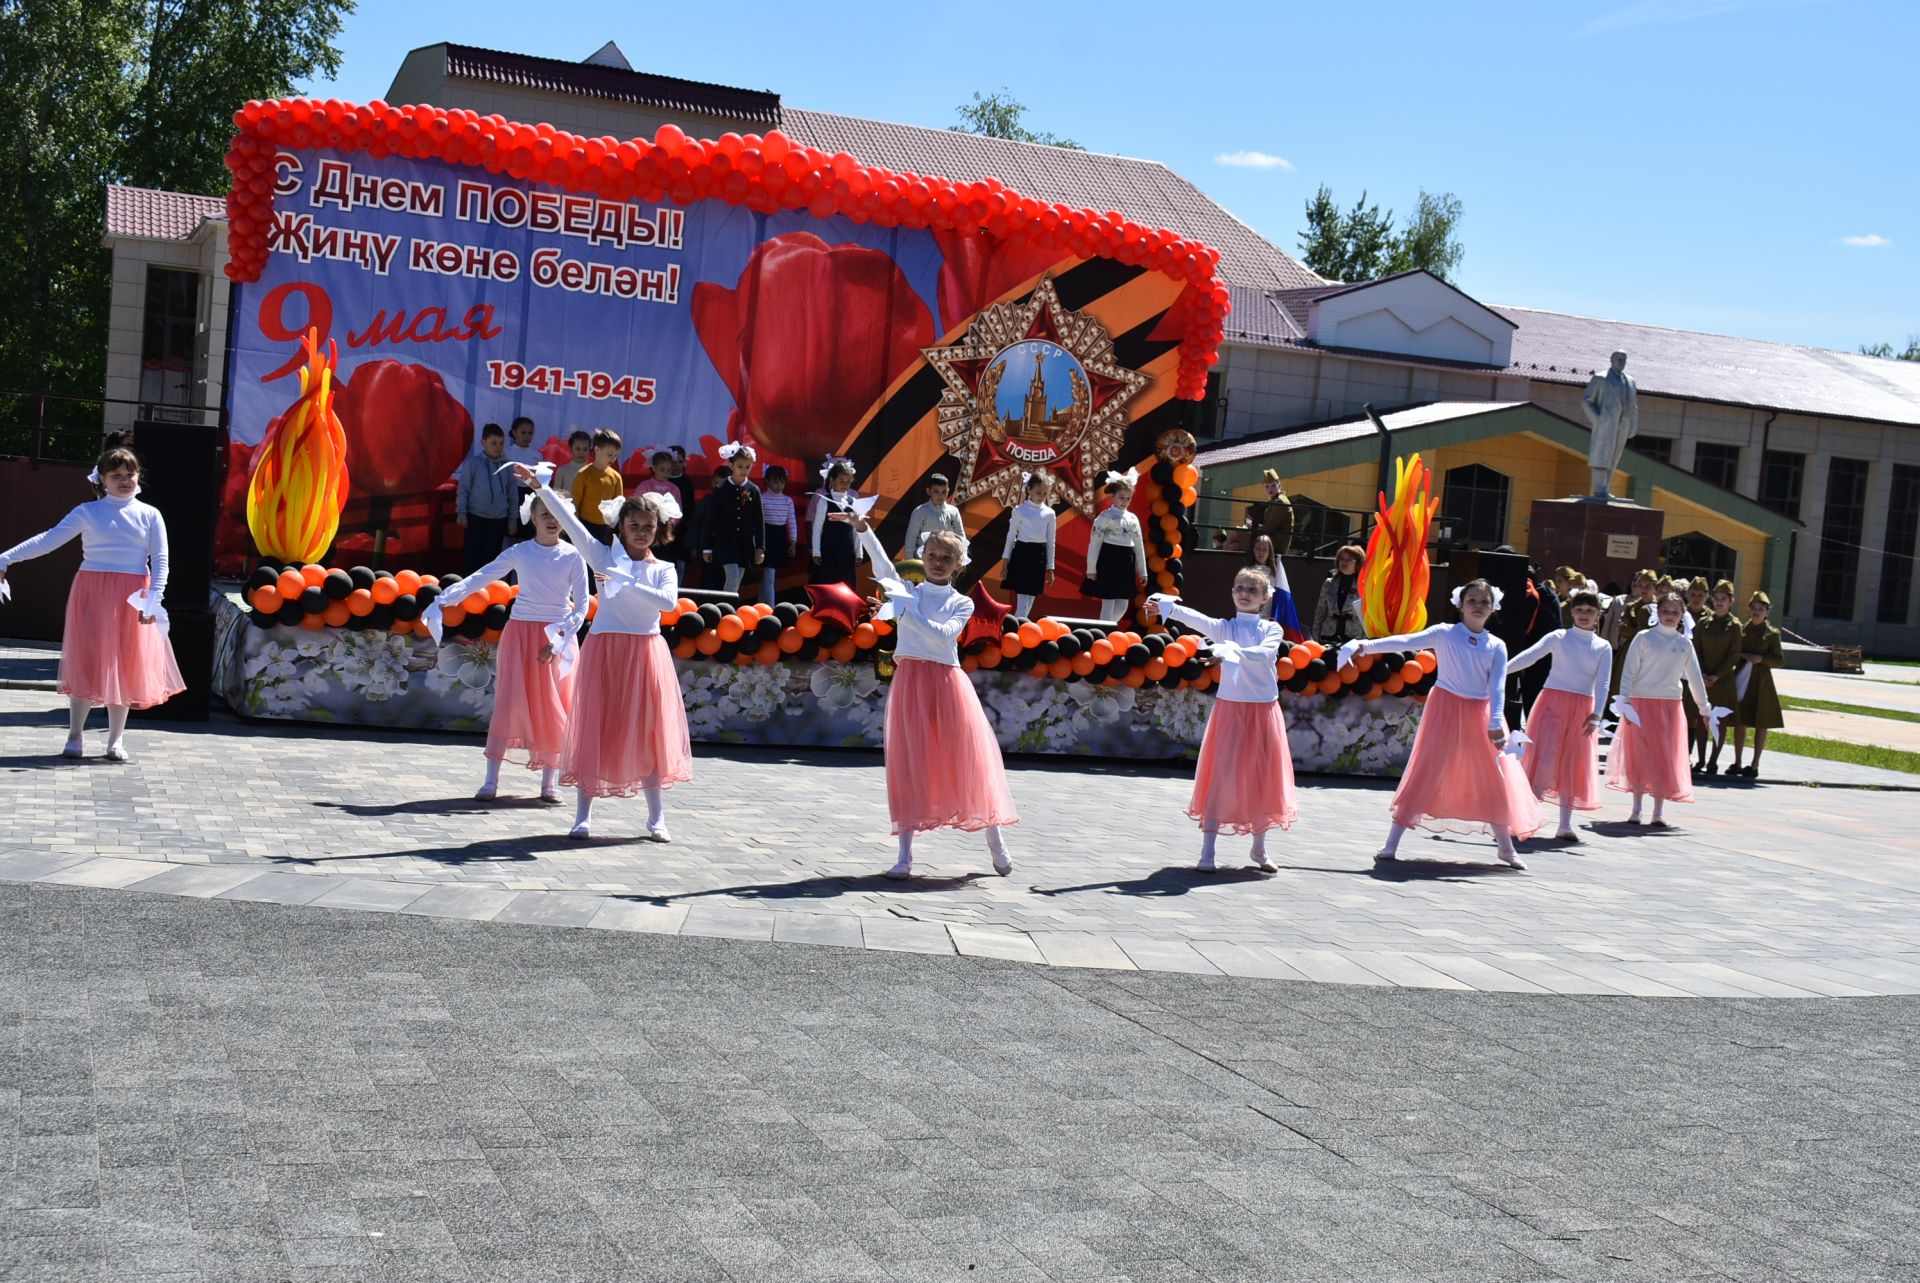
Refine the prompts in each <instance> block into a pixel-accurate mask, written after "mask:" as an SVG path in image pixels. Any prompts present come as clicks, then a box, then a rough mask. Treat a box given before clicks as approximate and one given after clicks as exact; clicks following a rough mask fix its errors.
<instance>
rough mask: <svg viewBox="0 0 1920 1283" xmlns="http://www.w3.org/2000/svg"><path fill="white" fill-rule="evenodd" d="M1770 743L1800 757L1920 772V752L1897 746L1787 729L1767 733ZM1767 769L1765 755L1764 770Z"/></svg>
mask: <svg viewBox="0 0 1920 1283" xmlns="http://www.w3.org/2000/svg"><path fill="white" fill-rule="evenodd" d="M1767 747H1768V748H1770V749H1778V750H1779V751H1780V752H1782V753H1792V754H1793V755H1794V756H1796V757H1817V758H1821V759H1822V760H1824V761H1828V762H1850V763H1852V764H1853V765H1855V766H1872V767H1877V768H1878V769H1880V770H1883V771H1902V772H1905V773H1906V774H1908V775H1920V753H1908V752H1905V751H1904V750H1902V749H1897V748H1880V747H1878V746H1877V745H1872V744H1846V743H1842V742H1841V741H1839V740H1825V739H1816V738H1815V737H1813V736H1811V735H1788V734H1786V733H1785V732H1784V731H1773V732H1771V733H1770V734H1769V735H1768V736H1767ZM1765 769H1766V767H1765V762H1764V759H1763V761H1762V765H1761V770H1762V771H1764V770H1765Z"/></svg>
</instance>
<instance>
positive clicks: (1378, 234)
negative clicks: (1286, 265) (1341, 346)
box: [1300, 183, 1466, 281]
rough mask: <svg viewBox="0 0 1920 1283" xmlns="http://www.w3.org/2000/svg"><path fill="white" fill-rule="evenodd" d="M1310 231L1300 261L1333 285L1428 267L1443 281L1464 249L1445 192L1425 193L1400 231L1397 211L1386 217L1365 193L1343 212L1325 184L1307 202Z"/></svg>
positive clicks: (1455, 202) (1453, 204)
mask: <svg viewBox="0 0 1920 1283" xmlns="http://www.w3.org/2000/svg"><path fill="white" fill-rule="evenodd" d="M1306 212H1307V227H1306V230H1305V231H1303V232H1301V233H1300V261H1301V262H1302V263H1304V264H1306V266H1307V267H1308V268H1310V269H1311V270H1312V271H1313V272H1315V273H1316V274H1317V275H1320V276H1324V277H1326V278H1327V279H1328V280H1330V281H1370V280H1375V279H1377V278H1379V277H1382V276H1391V275H1392V274H1394V273H1395V272H1406V271H1411V270H1413V269H1415V268H1424V269H1426V270H1427V271H1429V272H1432V273H1433V274H1434V275H1435V276H1438V277H1440V278H1441V279H1442V280H1446V279H1448V278H1449V277H1450V276H1451V275H1452V273H1453V272H1454V271H1455V270H1456V269H1457V268H1458V267H1459V265H1460V260H1461V258H1462V257H1464V256H1465V253H1466V250H1465V248H1464V247H1463V246H1462V245H1461V244H1460V240H1459V237H1458V235H1457V232H1458V229H1459V225H1460V217H1461V205H1460V201H1459V198H1458V197H1456V196H1454V195H1453V193H1451V192H1447V193H1443V194H1441V195H1438V196H1436V195H1434V194H1432V193H1431V192H1426V191H1422V192H1421V193H1420V199H1419V200H1418V201H1416V202H1415V203H1414V209H1413V216H1412V217H1411V218H1410V219H1408V220H1407V225H1406V229H1405V230H1404V231H1400V232H1396V231H1395V230H1394V226H1393V211H1392V210H1388V211H1387V212H1385V213H1384V214H1383V213H1381V211H1380V206H1379V205H1378V204H1377V203H1375V204H1369V203H1368V202H1367V194H1366V193H1365V192H1361V193H1360V199H1359V200H1357V201H1355V202H1354V205H1353V208H1352V209H1350V210H1347V211H1345V212H1344V213H1343V212H1342V211H1341V209H1340V206H1339V204H1338V203H1336V202H1335V201H1334V199H1333V191H1332V189H1330V188H1329V187H1327V186H1326V185H1325V184H1324V183H1323V184H1321V186H1320V188H1319V190H1317V191H1316V192H1314V194H1313V198H1312V199H1311V200H1309V201H1308V202H1307V207H1306Z"/></svg>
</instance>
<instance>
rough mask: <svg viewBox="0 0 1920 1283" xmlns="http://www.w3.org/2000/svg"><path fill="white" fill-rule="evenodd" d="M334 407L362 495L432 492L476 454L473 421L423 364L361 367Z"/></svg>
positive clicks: (382, 363) (357, 489)
mask: <svg viewBox="0 0 1920 1283" xmlns="http://www.w3.org/2000/svg"><path fill="white" fill-rule="evenodd" d="M335 405H336V409H337V410H338V412H339V415H340V421H341V424H342V425H343V426H344V427H345V428H346V431H347V475H348V476H349V477H350V478H351V479H352V484H353V490H352V493H353V495H354V497H356V498H359V497H362V496H369V497H378V496H387V497H400V496H404V495H409V494H419V493H423V492H425V491H429V490H433V489H435V488H436V487H438V486H439V485H440V483H441V482H443V481H445V480H446V479H447V478H448V477H450V476H452V475H453V470H454V469H455V468H458V467H459V466H460V461H461V460H462V459H464V458H466V457H467V454H468V452H469V451H470V450H472V449H473V418H472V416H470V415H469V414H468V413H467V408H466V407H465V406H464V405H461V404H460V402H458V401H456V400H455V399H454V397H453V394H452V393H450V392H448V391H447V388H446V384H444V383H442V382H441V381H440V375H439V373H438V372H437V371H435V370H431V369H429V368H427V367H426V366H424V365H415V364H413V363H412V362H410V361H392V360H380V361H367V362H363V363H362V364H361V365H359V366H358V367H356V368H355V369H354V372H353V376H352V377H351V378H350V379H349V380H348V381H347V387H346V390H345V391H344V392H342V393H341V394H340V398H339V400H338V401H337V402H336V403H335Z"/></svg>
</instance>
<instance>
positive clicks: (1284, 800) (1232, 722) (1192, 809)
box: [1187, 699, 1300, 833]
mask: <svg viewBox="0 0 1920 1283" xmlns="http://www.w3.org/2000/svg"><path fill="white" fill-rule="evenodd" d="M1187 814H1188V815H1190V816H1192V817H1193V818H1194V819H1196V820H1198V821H1200V823H1201V824H1202V825H1203V826H1204V827H1206V828H1217V829H1221V830H1223V831H1225V832H1228V833H1265V832H1266V831H1267V830H1268V829H1274V828H1280V829H1284V828H1289V827H1291V826H1292V824H1293V822H1294V821H1295V820H1296V819H1298V818H1299V817H1300V812H1299V809H1298V808H1297V807H1296V806H1295V805H1294V796H1293V754H1292V753H1291V752H1290V751H1289V750H1288V748H1287V721H1286V718H1285V717H1283V716H1281V713H1280V705H1279V702H1278V701H1275V700H1263V701H1261V702H1260V703H1258V704H1252V703H1247V702H1245V701H1243V700H1230V699H1217V700H1215V701H1214V702H1213V714H1212V716H1210V717H1208V718H1207V735H1206V738H1205V739H1204V740H1202V741H1201V742H1200V764H1199V766H1197V767H1196V768H1195V769H1194V773H1193V800H1192V801H1190V802H1188V803H1187Z"/></svg>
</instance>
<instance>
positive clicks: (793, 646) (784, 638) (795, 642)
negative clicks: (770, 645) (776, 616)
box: [779, 628, 807, 655]
mask: <svg viewBox="0 0 1920 1283" xmlns="http://www.w3.org/2000/svg"><path fill="white" fill-rule="evenodd" d="M806 641H807V639H806V638H804V637H802V636H801V635H800V630H799V629H798V628H782V629H781V630H780V642H779V646H780V653H781V654H783V655H793V654H797V653H798V652H799V650H800V648H801V647H802V646H804V645H805V644H806Z"/></svg>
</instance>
